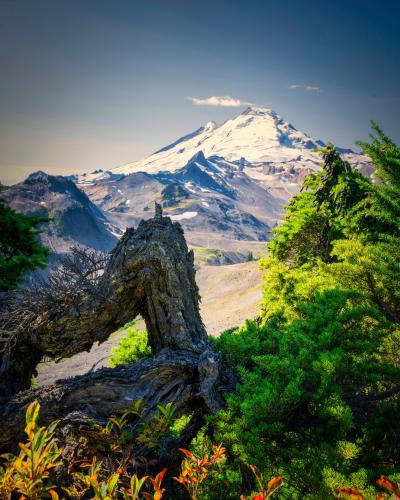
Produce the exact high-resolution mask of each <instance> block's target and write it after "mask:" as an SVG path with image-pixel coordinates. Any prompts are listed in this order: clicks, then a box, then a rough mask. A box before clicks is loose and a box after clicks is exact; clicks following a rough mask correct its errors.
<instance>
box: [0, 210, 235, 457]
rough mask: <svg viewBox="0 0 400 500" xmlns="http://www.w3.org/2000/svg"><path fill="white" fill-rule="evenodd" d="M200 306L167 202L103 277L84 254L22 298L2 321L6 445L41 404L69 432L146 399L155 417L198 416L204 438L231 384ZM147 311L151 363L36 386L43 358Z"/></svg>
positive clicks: (188, 256) (89, 341) (130, 233)
mask: <svg viewBox="0 0 400 500" xmlns="http://www.w3.org/2000/svg"><path fill="white" fill-rule="evenodd" d="M199 300H200V297H199V292H198V288H197V285H196V282H195V271H194V266H193V253H192V252H189V251H188V248H187V245H186V242H185V238H184V235H183V231H182V229H181V227H180V225H179V224H178V223H173V222H172V221H171V219H169V218H168V217H163V215H162V211H161V207H160V206H157V207H156V215H155V217H154V218H153V219H151V220H147V221H142V222H141V223H140V225H139V227H138V228H137V229H136V230H134V229H128V230H127V231H126V233H125V234H124V236H123V237H122V238H121V240H120V241H119V243H118V244H117V246H116V247H115V248H114V250H113V251H112V252H111V256H110V258H109V259H108V260H107V262H106V264H105V267H104V271H103V272H102V273H100V272H99V266H98V265H97V261H96V259H95V258H94V257H93V256H89V258H88V256H87V254H83V255H81V256H79V258H77V259H76V260H75V261H74V260H72V261H70V262H69V264H68V265H66V266H64V269H63V270H62V271H60V273H59V274H58V275H55V276H54V277H53V278H51V279H50V280H49V282H48V283H46V284H44V285H43V286H42V287H40V288H39V289H36V290H33V291H28V292H23V293H22V294H20V295H19V296H17V297H14V298H13V299H12V300H11V301H10V304H9V305H8V309H6V310H5V312H3V315H2V324H0V328H1V330H0V340H1V341H2V343H1V344H0V391H1V392H0V402H1V407H0V423H1V426H2V430H3V432H2V435H1V436H0V448H4V447H7V446H8V445H9V444H10V443H13V442H15V440H16V438H17V436H19V435H20V433H21V431H22V429H23V426H24V425H23V422H24V411H25V408H26V406H27V405H28V404H29V403H30V402H31V401H33V400H39V402H41V405H42V410H41V415H42V419H44V421H45V422H46V421H50V420H53V419H55V418H60V419H62V420H64V422H65V423H68V426H67V427H66V428H68V429H71V432H70V434H71V433H72V432H73V431H74V432H76V429H80V430H79V432H80V433H81V434H84V431H83V430H82V429H83V428H84V426H82V421H85V419H88V420H90V421H93V420H94V421H99V422H104V421H105V419H106V418H107V417H108V416H109V415H111V414H119V413H121V412H123V411H125V410H126V409H127V408H128V407H129V406H130V405H131V404H132V401H135V400H138V399H142V400H143V402H144V404H145V406H146V408H147V412H148V414H151V412H152V411H154V408H155V407H156V405H157V404H158V403H163V404H166V403H167V402H172V403H173V404H174V406H175V407H176V411H177V414H178V415H182V414H185V413H187V414H188V413H191V414H193V417H192V420H193V421H194V422H197V426H196V425H192V427H190V429H191V433H193V432H195V431H196V430H197V427H198V425H200V422H201V421H202V418H201V416H202V414H203V413H210V412H215V411H216V410H218V409H219V408H220V407H221V404H222V403H221V401H222V399H221V393H222V392H223V391H225V390H227V388H231V387H232V380H231V377H230V375H229V374H228V373H227V372H225V371H224V370H223V369H222V366H221V361H220V357H219V355H218V353H217V352H215V350H214V349H213V347H212V346H211V344H210V343H209V341H208V338H207V334H206V331H205V328H204V325H203V323H202V320H201V317H200V313H199ZM138 314H141V315H142V317H143V318H144V320H145V322H146V326H147V331H148V336H149V344H150V346H151V349H152V352H153V357H152V358H150V359H146V360H142V361H140V362H139V363H137V364H135V365H126V366H122V367H117V368H115V369H109V368H104V369H101V370H98V371H96V372H94V373H89V374H87V375H84V376H80V377H75V378H72V379H68V380H64V381H58V382H57V383H56V384H55V385H53V386H48V387H41V388H38V389H33V390H32V389H29V387H30V381H31V377H32V375H33V374H34V373H35V368H36V366H37V364H38V362H39V361H40V359H41V358H42V357H43V356H47V357H49V358H52V359H62V358H65V357H69V356H72V355H74V354H76V353H78V352H81V351H83V350H87V349H90V347H91V346H92V345H93V343H94V342H96V341H100V342H102V341H104V340H106V339H107V338H108V336H109V335H110V334H111V333H112V332H114V331H115V330H116V329H117V328H119V327H120V326H122V325H124V324H125V323H126V322H127V321H130V320H132V319H133V318H135V317H136V316H137V315H138ZM10 315H13V318H12V320H11V319H10ZM193 412H194V413H193ZM189 434H190V433H189ZM189 437H190V436H189ZM186 439H188V436H186Z"/></svg>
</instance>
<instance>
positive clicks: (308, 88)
mask: <svg viewBox="0 0 400 500" xmlns="http://www.w3.org/2000/svg"><path fill="white" fill-rule="evenodd" d="M288 88H289V89H290V90H297V89H300V90H306V91H307V92H322V89H321V87H318V86H317V85H299V84H294V85H289V87H288Z"/></svg>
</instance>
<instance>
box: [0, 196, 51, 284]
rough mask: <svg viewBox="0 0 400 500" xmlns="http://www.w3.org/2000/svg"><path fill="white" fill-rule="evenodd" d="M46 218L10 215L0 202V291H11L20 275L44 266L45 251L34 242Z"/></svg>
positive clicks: (18, 282) (11, 213)
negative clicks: (39, 226)
mask: <svg viewBox="0 0 400 500" xmlns="http://www.w3.org/2000/svg"><path fill="white" fill-rule="evenodd" d="M46 221H47V219H43V218H42V217H36V216H26V215H23V214H19V213H16V212H14V210H12V209H11V208H9V207H7V206H5V205H3V204H2V203H0V227H1V230H0V291H1V292H4V291H9V290H13V289H15V288H16V287H17V286H18V285H19V284H20V283H21V281H22V279H23V277H24V275H25V274H26V273H28V272H30V271H34V270H35V269H37V268H40V267H45V264H46V260H47V257H48V255H49V251H48V250H47V248H44V247H43V246H42V245H40V244H39V243H38V242H37V235H38V233H39V232H40V230H39V229H38V227H37V226H38V225H39V224H40V223H43V222H46Z"/></svg>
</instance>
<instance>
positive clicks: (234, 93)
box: [0, 0, 400, 183]
mask: <svg viewBox="0 0 400 500" xmlns="http://www.w3.org/2000/svg"><path fill="white" fill-rule="evenodd" d="M399 16H400V2H397V1H395V0H391V1H388V0H381V1H380V2H377V1H369V0H335V1H333V2H324V1H322V0H319V1H316V0H307V1H306V0H303V1H297V0H287V1H285V2H282V1H279V0H263V1H255V0H242V1H235V0H229V1H223V0H222V1H218V0H214V1H208V0H203V1H192V0H186V1H183V0H182V1H180V0H146V1H142V2H139V1H136V0H126V1H125V0H116V1H111V0H0V180H2V181H3V182H6V183H9V182H15V181H17V180H21V179H23V178H24V177H26V175H27V174H28V173H29V172H30V171H33V170H37V169H39V168H40V169H44V170H46V171H48V172H50V173H61V174H67V173H73V172H83V171H90V170H93V169H94V168H111V167H113V166H118V165H121V164H124V163H128V162H132V161H134V160H136V159H140V158H142V157H144V156H147V155H148V154H150V153H151V152H153V151H155V150H157V149H159V148H160V147H162V146H164V145H166V144H167V143H169V142H172V141H173V140H175V139H176V138H177V137H179V136H181V135H184V134H186V133H188V132H190V131H192V130H194V129H196V128H198V127H199V126H200V125H202V124H203V123H205V122H206V121H208V120H210V119H214V120H215V121H217V122H222V121H223V120H225V119H227V118H229V117H232V116H234V115H235V114H237V113H239V112H240V111H241V110H242V107H244V106H239V107H228V106H224V107H222V106H209V105H200V104H193V102H191V101H190V100H188V99H187V97H194V98H198V99H206V98H209V97H211V96H231V97H233V98H234V99H238V100H240V101H243V102H253V103H257V104H266V105H270V106H271V107H272V108H273V109H275V110H276V111H277V112H279V113H280V114H282V115H283V116H284V117H285V118H286V119H288V120H289V121H291V122H292V123H293V124H294V125H295V126H296V127H297V128H299V129H301V130H303V131H305V132H307V133H309V134H311V135H313V136H315V137H317V138H321V139H323V140H325V141H327V140H330V141H332V142H334V143H336V144H338V145H340V146H345V147H353V146H354V142H355V141H356V140H357V139H365V138H367V136H368V133H369V120H370V119H374V120H376V121H377V122H378V123H379V124H380V125H381V126H382V127H383V128H384V130H385V131H386V132H387V133H388V134H389V135H391V137H392V138H393V139H394V140H396V141H398V142H400V124H399V120H398V117H399V114H400V113H399V111H400V95H399V81H400V78H399V77H400V30H399V29H398V19H399Z"/></svg>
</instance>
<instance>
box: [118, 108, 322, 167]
mask: <svg viewBox="0 0 400 500" xmlns="http://www.w3.org/2000/svg"><path fill="white" fill-rule="evenodd" d="M321 146H323V143H322V142H321V141H316V140H314V139H312V138H311V137H309V136H308V135H306V134H304V133H303V132H300V131H299V130H296V129H295V128H294V127H293V126H292V125H291V124H290V123H289V122H287V121H285V120H284V119H283V118H282V117H281V116H279V115H278V114H277V113H275V111H272V110H271V109H268V108H255V107H249V108H247V109H246V110H245V111H243V113H241V114H240V115H238V116H236V117H235V118H232V119H231V120H227V121H226V122H225V123H223V124H222V125H220V126H217V125H216V123H215V122H208V123H207V124H206V125H205V126H204V127H201V128H199V129H198V130H196V131H195V132H192V133H191V134H188V135H186V136H184V137H182V138H180V139H178V140H177V141H175V142H174V143H172V144H170V145H169V146H166V147H164V148H162V149H160V150H159V151H157V152H156V153H154V154H152V155H151V156H149V157H148V158H146V159H145V160H141V161H137V162H134V163H130V164H128V165H124V166H122V167H119V168H116V169H113V173H123V174H131V173H133V172H147V173H152V174H153V173H158V172H160V171H164V170H168V171H170V172H172V171H174V170H177V169H179V168H181V167H182V166H183V165H185V164H186V163H187V162H188V161H189V159H190V158H192V157H193V156H194V155H195V154H196V153H197V152H198V151H202V152H203V154H204V156H206V157H208V156H220V157H223V158H225V159H226V160H228V161H233V162H242V163H246V162H247V163H262V162H267V161H271V160H275V161H279V162H282V161H284V162H287V161H292V160H294V159H297V158H298V157H299V154H300V153H301V155H302V159H303V161H305V160H307V159H315V155H314V154H313V152H312V151H311V150H312V149H315V148H317V147H321Z"/></svg>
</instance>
